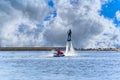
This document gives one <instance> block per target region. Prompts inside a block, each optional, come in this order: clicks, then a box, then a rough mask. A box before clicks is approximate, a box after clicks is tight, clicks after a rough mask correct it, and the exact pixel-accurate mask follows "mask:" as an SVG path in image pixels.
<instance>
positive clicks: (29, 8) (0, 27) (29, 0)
mask: <svg viewBox="0 0 120 80" xmlns="http://www.w3.org/2000/svg"><path fill="white" fill-rule="evenodd" d="M48 12H49V7H48V5H47V3H46V0H44V1H43V0H1V1H0V46H11V47H12V46H40V45H42V43H41V40H42V33H41V31H40V29H39V28H37V27H36V24H43V23H44V18H45V17H46V16H47V14H48ZM21 24H25V25H26V26H25V29H24V32H19V31H18V30H19V25H21Z"/></svg>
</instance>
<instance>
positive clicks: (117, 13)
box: [116, 11, 120, 21]
mask: <svg viewBox="0 0 120 80" xmlns="http://www.w3.org/2000/svg"><path fill="white" fill-rule="evenodd" d="M116 18H117V20H118V21H120V11H117V12H116Z"/></svg>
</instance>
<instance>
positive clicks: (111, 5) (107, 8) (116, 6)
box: [100, 0, 120, 26]
mask: <svg viewBox="0 0 120 80" xmlns="http://www.w3.org/2000/svg"><path fill="white" fill-rule="evenodd" d="M118 10H120V0H111V1H109V2H108V3H106V4H104V5H103V6H102V9H101V11H100V15H103V16H104V17H106V18H109V19H113V20H114V23H115V24H116V25H117V26H118V25H119V24H120V21H118V20H117V19H116V11H118Z"/></svg>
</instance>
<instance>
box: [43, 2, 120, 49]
mask: <svg viewBox="0 0 120 80" xmlns="http://www.w3.org/2000/svg"><path fill="white" fill-rule="evenodd" d="M72 1H73V0H72ZM76 1H77V2H74V1H73V2H72V4H71V0H64V1H63V0H60V1H56V8H57V12H58V16H57V18H56V19H55V20H54V21H53V22H52V23H51V24H50V27H49V29H47V30H46V31H45V34H44V38H45V39H46V40H47V44H50V45H56V44H57V45H65V40H66V31H67V29H68V27H70V28H71V29H72V31H73V35H72V38H73V43H74V46H75V47H115V46H116V45H119V43H120V36H119V33H120V31H119V29H118V28H116V27H115V26H114V24H113V22H112V21H111V20H109V19H105V18H104V17H103V16H100V15H99V10H101V6H102V4H103V2H104V1H103V0H102V1H101V0H87V1H86V0H76ZM105 1H106V0H105ZM105 34H108V35H105ZM109 35H110V36H109Z"/></svg>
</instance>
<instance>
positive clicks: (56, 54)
mask: <svg viewBox="0 0 120 80" xmlns="http://www.w3.org/2000/svg"><path fill="white" fill-rule="evenodd" d="M64 56H65V55H64V54H63V52H61V51H57V52H55V53H54V54H53V57H64Z"/></svg>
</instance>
